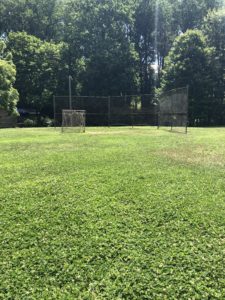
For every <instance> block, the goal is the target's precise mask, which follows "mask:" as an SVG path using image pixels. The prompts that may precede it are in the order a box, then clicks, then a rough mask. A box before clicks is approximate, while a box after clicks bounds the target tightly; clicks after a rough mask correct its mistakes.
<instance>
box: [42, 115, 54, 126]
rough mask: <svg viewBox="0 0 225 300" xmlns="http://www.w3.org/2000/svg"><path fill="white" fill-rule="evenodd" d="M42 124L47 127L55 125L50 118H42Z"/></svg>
mask: <svg viewBox="0 0 225 300" xmlns="http://www.w3.org/2000/svg"><path fill="white" fill-rule="evenodd" d="M41 124H42V126H45V127H51V126H53V125H54V120H52V119H50V118H49V117H43V118H41Z"/></svg>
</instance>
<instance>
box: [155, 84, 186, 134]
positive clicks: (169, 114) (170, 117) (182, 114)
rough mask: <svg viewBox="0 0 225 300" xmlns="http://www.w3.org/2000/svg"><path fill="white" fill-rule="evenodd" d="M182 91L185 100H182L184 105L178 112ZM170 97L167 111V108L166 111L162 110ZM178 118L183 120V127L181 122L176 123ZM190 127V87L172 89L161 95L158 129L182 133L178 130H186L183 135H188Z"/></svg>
mask: <svg viewBox="0 0 225 300" xmlns="http://www.w3.org/2000/svg"><path fill="white" fill-rule="evenodd" d="M181 91H183V92H184V94H183V97H184V99H183V100H182V101H183V103H181V105H182V108H181V109H180V110H178V108H177V107H176V105H175V104H176V102H177V101H178V99H179V97H178V95H179V93H181ZM168 97H170V98H169V101H167V104H168V106H167V109H165V107H164V109H162V107H163V103H165V102H166V100H165V98H167V100H168ZM163 99H164V101H163ZM182 101H180V102H182ZM163 111H164V112H163ZM162 112H163V113H162ZM162 116H163V117H164V124H163V121H162V119H163V118H162ZM177 118H178V119H179V118H181V120H182V125H179V121H177V123H176V122H175V120H177ZM165 120H166V121H165ZM180 123H181V121H180ZM188 125H189V86H185V87H181V88H176V89H172V90H169V91H167V92H164V93H162V94H161V95H159V96H158V126H157V127H158V129H160V128H162V127H167V128H168V127H169V128H170V131H171V132H180V133H182V131H180V130H178V129H177V128H184V132H183V133H185V134H187V133H188Z"/></svg>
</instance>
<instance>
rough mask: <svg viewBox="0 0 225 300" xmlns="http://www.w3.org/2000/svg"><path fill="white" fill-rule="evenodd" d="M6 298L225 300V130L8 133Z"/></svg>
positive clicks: (1, 251)
mask: <svg viewBox="0 0 225 300" xmlns="http://www.w3.org/2000/svg"><path fill="white" fill-rule="evenodd" d="M0 173H1V180H0V299H3V300H9V299H18V300H20V299H23V300H28V299H29V300H31V299H32V300H33V299H37V300H39V299H44V300H45V299H60V300H72V299H82V300H83V299H90V300H92V299H93V300H102V299H108V300H119V299H131V300H133V299H141V300H142V299H160V300H161V299H179V300H180V299H201V300H202V299H225V271H224V270H225V128H198V129H197V128H193V129H190V130H189V133H188V135H185V134H178V133H171V132H168V131H165V130H157V129H156V128H153V127H137V128H133V129H131V128H128V127H124V128H123V127H116V128H87V131H86V133H84V134H76V133H64V134H62V133H61V132H60V130H54V129H53V128H47V129H46V128H44V129H7V130H1V131H0Z"/></svg>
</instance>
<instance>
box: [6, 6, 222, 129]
mask: <svg viewBox="0 0 225 300" xmlns="http://www.w3.org/2000/svg"><path fill="white" fill-rule="evenodd" d="M223 5H224V0H188V1H184V0H173V1H172V0H139V1H133V0H123V1H122V0H112V1H108V0H101V1H99V0H59V1H56V0H49V1H47V0H40V1H37V0H4V1H1V3H0V35H1V36H2V37H4V38H7V37H8V36H9V48H10V50H11V51H12V52H13V55H14V57H15V59H14V60H15V64H16V66H17V73H18V77H17V81H16V87H17V88H18V90H19V92H20V95H21V100H20V104H21V105H23V106H24V105H29V106H32V108H36V109H38V110H40V109H41V110H42V111H43V114H44V115H47V114H48V113H49V111H52V104H51V101H50V99H51V96H52V94H53V93H57V94H59V95H67V94H68V80H67V79H68V76H69V75H71V76H72V77H73V85H72V93H73V94H75V95H80V94H83V95H120V94H137V93H152V94H154V92H155V87H159V86H160V85H161V84H162V77H163V76H164V75H163V74H162V70H163V69H164V65H165V57H166V56H168V53H169V51H170V50H171V48H172V45H173V43H174V41H175V39H176V38H177V36H179V35H180V34H185V33H186V31H187V30H189V29H192V30H203V32H204V34H205V35H206V41H205V42H204V43H205V49H206V53H207V54H206V56H207V59H206V60H207V63H206V64H205V63H204V62H203V61H202V62H200V61H198V63H199V65H197V66H196V68H198V67H202V66H203V70H204V71H203V70H202V71H201V70H198V71H197V72H196V73H197V75H196V76H195V77H199V76H201V72H202V73H204V72H207V73H208V75H207V76H208V78H206V77H207V76H206V73H205V74H204V78H203V82H202V85H204V84H206V85H207V91H206V92H205V93H206V94H207V95H205V94H204V95H202V91H200V92H199V95H197V94H196V95H195V96H193V97H194V98H195V100H196V99H197V98H198V102H199V107H198V108H196V107H195V108H193V109H192V108H191V110H193V111H195V112H196V113H199V112H200V111H201V107H202V105H203V103H205V104H206V102H207V104H206V106H207V107H208V108H206V109H205V108H204V109H203V111H202V112H201V114H200V115H199V116H198V119H199V120H200V121H198V122H200V123H202V124H203V123H204V124H206V123H208V124H211V125H213V124H216V123H217V124H222V123H223V113H219V112H222V111H223V108H222V103H223V95H224V75H223V73H224V68H223V66H224V54H222V52H223V51H222V49H224V42H223V41H224V40H225V39H224V32H225V30H224V25H223V24H224V21H223V16H222V15H223V13H222V12H217V10H218V9H219V8H221V7H222V6H223ZM206 16H208V17H206ZM15 32H17V33H15ZM23 44H24V45H25V47H23ZM189 45H190V43H189V44H188V43H187V44H186V45H185V44H184V45H182V47H185V46H189ZM200 47H201V46H200ZM14 48H15V49H14ZM207 48H208V49H207ZM191 49H192V48H190V49H186V52H187V55H189V54H188V53H190V58H189V59H190V61H192V60H193V63H192V66H194V65H195V63H196V62H195V60H196V59H197V58H196V55H198V54H197V53H196V52H195V53H194V52H193V53H191V51H192V50H191ZM171 51H172V50H171ZM184 52H185V50H184ZM203 52H204V51H203ZM204 55H205V54H203V56H204ZM200 56H201V55H200ZM193 57H194V58H193ZM177 59H178V57H177ZM187 60H188V59H187ZM197 60H198V59H197ZM203 60H204V59H203ZM156 61H157V62H158V75H157V76H156V74H154V68H155V66H153V65H154V64H155V63H156ZM187 63H189V62H187ZM181 65H182V66H183V62H181ZM189 65H191V63H189ZM192 69H194V67H192ZM26 70H27V71H26ZM176 71H178V74H180V70H178V69H176ZM192 73H193V70H192V71H190V72H189V74H188V72H186V75H185V76H189V75H190V76H191V75H192ZM178 74H175V75H174V76H175V77H176V78H178V77H179V75H178ZM182 76H183V75H182ZM172 80H173V81H174V80H175V79H174V78H173V79H172ZM195 80H196V78H195ZM181 81H182V80H181ZM183 81H193V80H192V77H189V78H188V80H183ZM163 84H164V83H163ZM171 85H173V83H172V84H171ZM193 97H192V98H193ZM194 98H193V99H194ZM206 98H207V101H206ZM195 100H193V101H194V102H195V103H197V102H196V101H197V100H196V101H195ZM214 100H215V101H214ZM193 101H192V102H193ZM200 102H202V103H200ZM209 103H210V105H208V104H209ZM205 104H204V105H205ZM145 105H149V103H144V101H143V103H142V107H145ZM193 105H194V104H193ZM212 106H214V108H213V109H212ZM207 110H211V111H213V116H207ZM195 112H194V115H193V116H192V117H191V118H192V120H191V122H193V121H194V119H196V113H195ZM217 114H220V117H219V118H217V117H216V115H217Z"/></svg>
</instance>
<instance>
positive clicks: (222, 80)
mask: <svg viewBox="0 0 225 300" xmlns="http://www.w3.org/2000/svg"><path fill="white" fill-rule="evenodd" d="M203 31H204V33H205V34H206V38H207V43H208V44H209V46H211V47H212V48H213V49H214V51H213V55H212V59H211V77H212V84H213V102H214V106H213V114H214V122H215V123H216V124H224V121H225V116H224V115H225V108H224V104H225V9H221V10H218V11H216V10H214V11H211V12H209V14H208V16H207V17H206V18H205V20H204V24H203ZM222 112H223V113H222Z"/></svg>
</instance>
